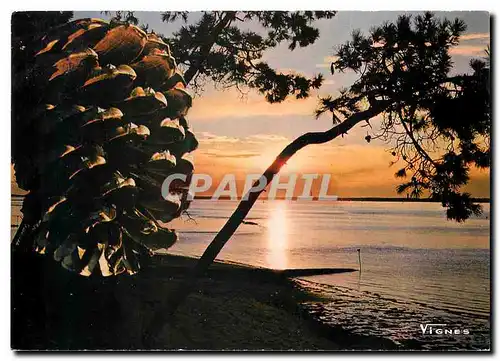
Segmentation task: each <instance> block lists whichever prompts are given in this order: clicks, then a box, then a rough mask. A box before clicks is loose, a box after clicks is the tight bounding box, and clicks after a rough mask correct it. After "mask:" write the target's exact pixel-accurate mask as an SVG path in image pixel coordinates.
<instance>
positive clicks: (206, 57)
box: [162, 11, 335, 103]
mask: <svg viewBox="0 0 500 361" xmlns="http://www.w3.org/2000/svg"><path fill="white" fill-rule="evenodd" d="M334 15H335V12H334V11H295V12H285V11H204V12H203V13H202V14H201V18H199V19H198V20H196V22H194V23H192V24H187V22H188V20H189V18H190V16H196V15H193V14H192V13H189V12H185V11H184V12H165V13H163V14H162V19H163V21H165V22H173V21H177V20H182V21H183V22H185V23H186V24H185V25H183V26H182V27H181V28H180V29H179V31H177V32H176V33H175V34H174V35H173V36H172V37H171V38H164V40H165V41H166V42H168V43H169V44H171V45H172V49H173V56H174V57H175V58H176V59H177V61H178V64H179V65H180V66H181V67H183V68H184V70H185V74H184V76H185V78H186V81H187V82H188V83H190V85H191V86H192V87H193V88H194V89H195V90H196V91H200V90H201V89H202V88H203V85H204V84H205V83H206V81H212V82H213V83H214V84H215V85H216V86H218V87H224V88H227V87H236V88H238V89H239V90H240V91H241V92H245V89H249V88H250V89H256V90H258V91H259V92H260V93H262V94H263V95H264V96H265V98H266V100H267V101H269V102H271V103H275V102H281V101H283V100H285V99H286V98H287V97H288V96H290V95H293V96H295V97H296V98H297V99H300V98H305V97H307V96H309V94H310V90H311V89H318V88H319V87H320V86H321V84H322V81H323V78H322V76H321V75H316V76H314V77H313V78H311V79H309V78H307V77H305V76H303V75H300V74H295V73H285V72H281V71H278V70H276V69H273V68H272V67H270V66H269V64H267V63H266V62H265V61H263V60H262V56H263V53H264V51H266V50H268V49H271V48H274V47H276V46H278V45H279V44H281V43H286V44H287V45H288V48H289V49H290V50H294V49H295V48H297V47H306V46H308V45H310V44H312V43H314V42H315V41H316V39H317V38H318V36H319V31H318V29H317V28H316V27H314V24H313V22H314V21H315V20H318V19H330V18H332V17H333V16H334ZM249 24H252V25H254V27H259V28H260V29H261V31H250V30H246V29H245V28H246V27H248V25H249Z"/></svg>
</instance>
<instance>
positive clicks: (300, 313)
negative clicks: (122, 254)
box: [11, 255, 396, 350]
mask: <svg viewBox="0 0 500 361" xmlns="http://www.w3.org/2000/svg"><path fill="white" fill-rule="evenodd" d="M194 262H195V260H194V259H191V258H186V257H180V256H156V257H154V258H153V260H152V262H151V265H150V266H149V267H148V268H147V269H144V270H142V271H141V272H140V273H139V274H138V275H134V276H123V277H117V278H104V279H102V278H85V277H81V276H76V275H73V274H71V273H69V272H67V271H65V270H64V269H62V268H61V267H60V266H59V265H57V264H56V263H55V262H50V261H48V262H47V260H46V259H45V258H44V257H40V256H30V257H29V258H27V257H26V255H21V256H18V255H15V256H13V270H12V276H13V277H12V280H13V281H12V335H11V345H12V348H14V349H18V350H36V349H43V350H46V349H48V350H77V349H86V350H102V349H108V350H109V349H114V350H117V349H127V350H130V349H144V346H143V344H142V337H141V336H142V334H143V328H144V326H145V324H146V322H147V321H148V320H150V319H151V317H154V311H155V310H156V309H158V306H159V304H160V303H161V301H162V300H164V299H165V298H167V297H169V296H171V295H172V292H174V290H175V287H177V286H179V285H180V284H182V282H183V281H184V276H183V275H185V273H186V270H187V269H188V267H192V266H193V264H194ZM23 264H27V265H29V266H27V267H20V266H21V265H23ZM41 270H43V272H42V271H41ZM346 271H349V270H341V269H340V270H318V273H326V272H346ZM351 271H352V270H351ZM308 272H309V273H310V271H306V270H294V271H290V272H286V273H283V272H276V271H271V270H265V269H255V268H251V267H247V266H244V265H238V264H227V263H226V264H223V263H218V264H216V265H214V266H212V268H211V270H210V272H209V273H208V274H207V276H206V277H204V278H203V279H202V280H201V281H200V282H199V284H198V286H197V291H195V292H193V293H192V294H191V295H190V296H189V297H188V299H187V301H186V302H185V303H184V304H183V305H182V306H181V307H180V308H179V309H178V311H177V313H176V314H175V316H174V317H173V318H172V319H171V320H170V322H169V323H167V324H166V325H165V327H164V329H163V330H162V331H161V333H160V334H159V335H157V340H156V342H155V343H156V344H155V345H154V348H157V349H163V350H177V349H184V350H368V349H375V350H378V349H395V348H396V347H395V345H394V344H393V343H392V342H390V341H388V340H385V339H379V338H375V337H368V336H366V337H362V336H356V335H352V334H350V333H348V332H347V331H344V330H342V329H341V328H336V327H330V326H326V325H323V324H321V323H319V322H318V321H316V320H314V319H313V318H312V317H311V316H310V315H309V314H307V312H305V311H304V310H303V308H302V307H301V305H300V304H301V302H305V301H321V300H320V299H319V296H316V295H313V294H311V293H308V292H306V291H305V290H302V289H299V288H298V286H297V285H296V284H295V283H294V282H293V280H291V279H290V278H289V277H291V276H300V275H301V274H302V275H306V274H308Z"/></svg>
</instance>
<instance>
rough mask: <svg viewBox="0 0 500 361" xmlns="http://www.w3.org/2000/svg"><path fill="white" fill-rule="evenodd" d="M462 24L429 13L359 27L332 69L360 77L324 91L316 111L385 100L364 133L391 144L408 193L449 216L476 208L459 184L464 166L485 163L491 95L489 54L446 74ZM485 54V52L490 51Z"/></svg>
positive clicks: (336, 113)
mask: <svg viewBox="0 0 500 361" xmlns="http://www.w3.org/2000/svg"><path fill="white" fill-rule="evenodd" d="M465 29H466V25H465V23H464V22H463V21H461V20H458V19H456V20H454V21H450V20H447V19H444V20H440V19H437V18H436V17H435V16H434V15H433V14H431V13H426V14H425V15H418V16H415V17H412V16H407V15H405V16H400V17H399V18H398V20H397V21H396V22H395V23H385V24H384V25H382V26H379V27H376V28H374V29H372V30H371V32H370V34H369V35H363V34H361V32H359V31H355V32H353V34H352V40H351V41H348V42H347V43H345V44H343V45H342V46H340V47H339V48H338V51H337V54H336V55H337V57H338V59H337V60H336V61H334V62H333V63H332V69H334V70H336V71H340V72H344V71H353V72H354V73H356V74H358V75H359V78H358V79H357V80H356V81H355V82H354V83H353V84H352V85H351V86H350V87H349V88H348V89H344V90H342V91H341V92H340V95H339V96H337V97H332V96H330V97H325V98H323V99H322V100H321V104H320V106H319V108H318V109H317V115H318V116H320V115H322V114H324V113H327V112H328V113H330V114H331V116H332V120H333V124H339V123H342V122H343V121H344V119H346V118H348V117H349V116H351V115H352V114H354V113H356V112H359V111H361V110H363V109H369V108H370V107H372V106H373V105H374V104H379V105H380V104H383V107H382V108H381V109H380V111H379V112H378V115H379V118H380V124H379V125H378V127H377V128H378V130H373V131H372V133H373V134H371V135H367V137H366V140H367V141H368V142H370V141H371V140H374V139H380V140H382V141H384V142H386V143H387V144H389V145H390V146H391V148H390V150H389V152H390V153H391V154H392V155H393V156H394V158H395V159H394V162H393V163H396V162H402V163H403V164H404V167H403V168H402V169H400V170H399V171H398V172H397V173H396V176H397V177H400V178H407V179H408V178H409V180H408V181H407V182H405V183H403V184H401V185H400V186H398V187H397V192H398V193H405V192H407V193H409V194H410V196H411V197H415V198H419V197H421V196H424V195H426V196H429V197H431V198H432V199H435V200H439V201H440V202H441V203H442V205H443V207H446V208H447V217H448V218H450V219H454V220H457V221H464V220H466V219H467V218H468V217H470V216H471V215H472V214H476V215H477V214H479V213H480V212H481V207H480V206H479V205H477V204H474V202H473V201H472V199H471V196H470V194H468V193H465V192H463V191H462V189H463V186H464V185H466V184H467V183H468V181H469V171H470V168H471V167H473V166H475V167H478V168H487V167H489V166H490V159H491V156H490V132H491V109H490V102H491V99H490V98H491V95H490V75H489V74H490V72H489V71H490V69H489V59H487V60H484V59H474V60H472V61H471V63H470V68H471V72H470V73H468V74H459V75H451V74H450V72H451V69H452V66H453V64H452V61H451V57H450V55H449V50H450V49H451V48H452V47H453V46H456V45H458V42H459V39H460V35H461V34H462V33H463V32H464V31H465ZM488 58H489V52H488Z"/></svg>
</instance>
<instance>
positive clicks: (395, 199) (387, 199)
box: [11, 194, 491, 203]
mask: <svg viewBox="0 0 500 361" xmlns="http://www.w3.org/2000/svg"><path fill="white" fill-rule="evenodd" d="M11 198H13V199H19V198H24V195H22V194H11ZM194 199H195V200H196V199H205V200H207V199H211V196H197V197H194ZM276 199H277V200H284V199H285V198H283V197H281V198H280V197H278V198H276ZM218 200H220V201H229V200H231V199H230V198H229V197H220V198H219V199H218ZM238 200H241V197H238ZM260 200H265V201H267V200H268V199H267V198H261V199H260ZM291 200H292V201H297V200H298V199H297V197H293V198H292V199H291ZM312 200H313V201H318V198H317V197H313V199H312ZM472 200H473V201H474V202H477V203H490V201H491V200H490V198H472ZM333 202H410V203H411V202H414V203H440V202H439V201H434V200H431V199H428V198H420V199H415V198H398V197H393V198H391V197H380V198H379V197H339V198H338V199H337V201H333Z"/></svg>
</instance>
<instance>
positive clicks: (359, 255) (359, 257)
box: [358, 248, 361, 273]
mask: <svg viewBox="0 0 500 361" xmlns="http://www.w3.org/2000/svg"><path fill="white" fill-rule="evenodd" d="M358 260H359V272H360V273H361V249H360V248H358Z"/></svg>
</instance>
